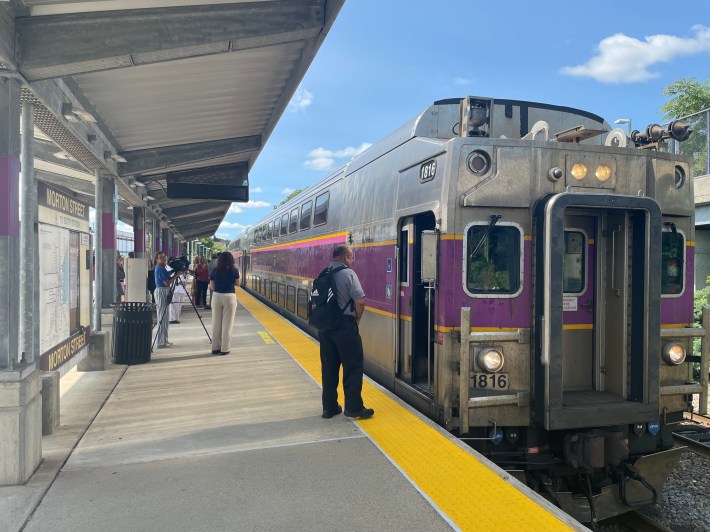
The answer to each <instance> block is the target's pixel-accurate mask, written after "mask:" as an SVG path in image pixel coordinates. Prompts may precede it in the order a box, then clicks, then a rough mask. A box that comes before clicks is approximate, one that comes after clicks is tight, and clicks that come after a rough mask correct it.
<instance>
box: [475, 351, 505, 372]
mask: <svg viewBox="0 0 710 532" xmlns="http://www.w3.org/2000/svg"><path fill="white" fill-rule="evenodd" d="M477 360H478V365H479V366H481V368H483V369H484V370H486V371H487V372H488V373H495V372H496V371H500V370H501V369H503V363H504V361H505V360H504V359H503V353H502V351H500V350H498V349H494V348H492V347H487V348H485V349H481V350H480V351H479V352H478V357H477Z"/></svg>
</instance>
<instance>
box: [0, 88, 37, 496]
mask: <svg viewBox="0 0 710 532" xmlns="http://www.w3.org/2000/svg"><path fill="white" fill-rule="evenodd" d="M20 89H21V86H20V82H19V81H18V80H17V79H13V78H0V294H2V296H0V486H8V485H18V484H24V483H25V482H27V480H28V479H29V478H30V476H32V473H34V471H35V470H36V469H37V466H39V464H40V462H41V460H42V396H41V395H40V391H41V389H42V385H41V377H40V371H39V370H37V369H36V368H35V365H34V364H32V363H30V364H23V363H22V361H21V360H20V349H19V347H20V341H19V336H20V335H19V326H20V323H19V319H20V312H19V309H20V283H19V282H18V281H19V278H20V275H19V270H20V269H22V268H24V267H25V265H24V264H22V263H21V262H20V210H19V209H20V206H19V199H20V195H19V185H20V147H21V138H20V105H21V103H20ZM23 199H24V198H23ZM33 355H34V353H33V352H30V353H28V356H29V357H32V356H33ZM31 361H32V359H31V358H30V362H31Z"/></svg>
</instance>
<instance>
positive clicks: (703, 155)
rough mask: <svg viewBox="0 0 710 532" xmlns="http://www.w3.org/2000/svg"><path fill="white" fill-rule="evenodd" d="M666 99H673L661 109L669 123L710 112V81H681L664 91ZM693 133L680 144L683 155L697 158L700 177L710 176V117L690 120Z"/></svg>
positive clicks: (689, 79)
mask: <svg viewBox="0 0 710 532" xmlns="http://www.w3.org/2000/svg"><path fill="white" fill-rule="evenodd" d="M663 95H664V96H670V97H671V99H670V100H668V101H667V102H666V103H665V104H663V105H662V106H661V111H663V112H664V113H665V119H666V120H669V121H670V120H674V119H676V118H684V117H687V116H688V115H692V114H693V113H699V112H700V111H704V110H706V109H710V78H709V79H708V80H707V81H705V82H700V81H697V80H696V79H695V78H692V77H691V78H681V79H679V80H678V81H676V82H675V83H671V84H670V85H668V86H667V87H666V88H665V89H663ZM686 121H687V122H688V124H689V125H690V127H692V128H693V134H692V135H691V136H690V138H689V139H688V140H686V141H685V142H683V143H681V144H680V151H681V153H682V154H683V155H689V156H691V157H693V161H694V162H693V171H694V174H695V175H696V176H699V175H705V174H707V157H708V153H707V135H708V124H707V116H706V115H705V113H702V114H700V115H697V116H693V117H690V118H688V119H686Z"/></svg>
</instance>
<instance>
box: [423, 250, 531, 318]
mask: <svg viewBox="0 0 710 532" xmlns="http://www.w3.org/2000/svg"><path fill="white" fill-rule="evenodd" d="M439 249H440V251H441V262H440V268H439V295H438V298H437V302H438V303H439V305H438V309H439V310H438V312H437V316H436V320H437V324H438V325H440V326H445V327H459V326H460V325H461V324H460V321H461V307H470V308H471V327H487V328H497V327H500V328H528V327H530V326H531V324H532V286H531V280H530V274H529V272H530V271H531V266H532V242H531V241H530V240H525V241H524V245H523V280H522V291H521V292H520V293H519V294H518V295H517V296H515V297H503V298H485V297H482V298H478V297H476V298H473V297H470V296H468V295H467V294H466V293H465V292H464V290H463V272H462V268H463V242H462V241H461V240H442V241H441V244H440V246H439Z"/></svg>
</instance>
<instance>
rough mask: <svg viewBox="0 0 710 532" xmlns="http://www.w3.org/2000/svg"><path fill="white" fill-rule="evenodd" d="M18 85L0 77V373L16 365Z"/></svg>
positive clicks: (17, 299)
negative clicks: (0, 295) (0, 294)
mask: <svg viewBox="0 0 710 532" xmlns="http://www.w3.org/2000/svg"><path fill="white" fill-rule="evenodd" d="M19 176H20V84H19V82H18V81H17V80H14V79H8V78H0V202H2V204H1V205H2V206H1V207H0V293H2V297H0V331H1V332H2V334H0V370H2V369H13V368H14V367H18V366H19V349H18V348H19V345H18V338H17V337H18V327H19V320H18V318H19V315H18V312H17V309H18V308H19V304H20V301H19V300H20V291H19V284H18V282H17V276H18V273H17V272H18V270H19V269H20V268H18V266H19V265H20V238H19V237H20V220H19V218H20V213H19V205H18V187H19Z"/></svg>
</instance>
